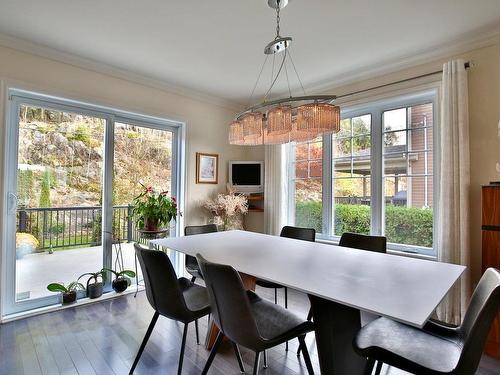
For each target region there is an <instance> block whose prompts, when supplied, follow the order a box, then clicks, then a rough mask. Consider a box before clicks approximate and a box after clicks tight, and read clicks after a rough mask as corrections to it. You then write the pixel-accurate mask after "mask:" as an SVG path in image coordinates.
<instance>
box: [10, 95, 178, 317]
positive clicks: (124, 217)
mask: <svg viewBox="0 0 500 375" xmlns="http://www.w3.org/2000/svg"><path fill="white" fill-rule="evenodd" d="M9 98H10V104H11V105H10V116H9V117H10V124H9V125H10V126H9V127H8V130H7V150H6V157H7V164H6V166H7V170H6V173H7V179H6V183H5V187H6V191H7V197H6V198H7V218H6V219H7V220H6V221H5V223H6V225H5V229H6V233H7V251H6V254H5V257H4V262H3V270H2V271H3V272H2V275H3V280H2V288H3V289H2V296H3V315H7V314H13V313H17V312H22V311H26V310H31V309H34V308H39V307H43V306H48V305H53V304H57V303H58V302H59V298H60V297H59V296H58V295H54V294H52V293H51V292H49V291H48V290H47V285H48V284H49V283H51V282H60V283H63V284H68V283H70V282H72V281H74V280H77V279H78V277H79V276H80V275H81V274H83V273H86V272H97V271H99V270H100V269H101V268H102V267H107V268H121V267H124V268H126V269H135V262H134V250H133V242H134V241H140V239H141V238H140V237H141V236H140V233H139V231H138V230H137V228H136V225H135V222H134V220H133V217H132V215H131V212H132V202H133V198H134V197H135V196H137V195H138V194H139V193H140V192H141V190H142V189H144V187H143V186H146V187H149V186H151V187H153V188H154V189H156V190H160V191H167V192H168V194H169V195H171V196H176V197H177V192H178V191H181V190H180V179H179V177H178V175H179V171H180V168H179V166H180V158H179V154H180V153H179V150H180V149H181V148H180V146H181V144H180V141H179V136H178V134H179V128H180V125H181V124H177V123H171V122H167V121H166V120H162V119H156V118H149V117H146V116H140V115H135V114H129V113H124V112H120V111H113V110H111V109H107V108H101V107H95V106H91V105H87V104H83V103H75V102H71V101H65V100H63V99H57V98H51V97H45V96H41V95H36V94H31V93H25V92H18V91H16V90H12V92H10V96H9ZM177 231H178V230H177V228H176V227H175V225H174V226H173V227H172V228H171V235H176V233H177ZM108 289H109V288H108Z"/></svg>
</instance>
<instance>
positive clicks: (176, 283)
mask: <svg viewBox="0 0 500 375" xmlns="http://www.w3.org/2000/svg"><path fill="white" fill-rule="evenodd" d="M134 247H135V253H136V255H137V259H139V264H140V265H141V269H142V274H143V276H144V284H145V288H146V296H147V298H148V301H149V303H150V304H151V307H153V309H154V311H155V312H154V315H153V319H152V320H151V323H150V324H149V327H148V329H147V331H146V335H145V336H144V339H143V340H142V343H141V346H140V347H139V351H138V352H137V355H136V357H135V360H134V363H133V365H132V368H131V369H130V372H129V374H132V373H133V372H134V370H135V367H136V366H137V363H138V362H139V359H140V358H141V355H142V352H143V351H144V348H145V346H146V344H147V342H148V340H149V337H150V336H151V333H152V332H153V328H154V326H155V324H156V321H157V320H158V317H159V316H160V315H162V316H165V317H167V318H170V319H173V320H177V321H179V322H182V323H184V332H183V335H182V344H181V352H180V356H179V366H178V369H177V374H181V373H182V362H183V358H184V348H185V346H186V335H187V331H188V325H189V323H191V322H193V321H194V322H195V328H196V342H197V343H198V344H199V343H200V339H199V333H198V319H199V318H201V317H203V316H205V315H208V314H209V313H210V302H209V299H208V293H207V290H206V288H204V287H202V286H199V285H196V284H194V283H192V282H191V281H189V280H188V279H186V278H185V277H181V278H179V279H178V278H177V275H176V274H175V270H174V268H173V266H172V263H170V259H169V258H168V256H167V254H166V253H164V252H163V251H158V250H149V249H145V248H143V247H142V246H140V245H139V244H134Z"/></svg>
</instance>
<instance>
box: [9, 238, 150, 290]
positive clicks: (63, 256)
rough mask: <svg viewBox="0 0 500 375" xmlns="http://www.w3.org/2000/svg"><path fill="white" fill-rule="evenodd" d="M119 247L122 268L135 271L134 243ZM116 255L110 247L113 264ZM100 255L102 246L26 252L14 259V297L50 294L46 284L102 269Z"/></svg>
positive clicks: (68, 279) (140, 276) (70, 279)
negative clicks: (50, 251)
mask: <svg viewBox="0 0 500 375" xmlns="http://www.w3.org/2000/svg"><path fill="white" fill-rule="evenodd" d="M121 248H122V254H123V263H124V268H125V269H130V270H135V266H134V245H133V243H123V244H121ZM115 254H116V252H115V250H114V249H113V265H114V260H115ZM102 257H103V255H102V247H101V246H94V247H85V248H78V249H70V250H60V251H54V253H52V254H49V253H48V252H44V253H34V254H29V255H25V256H24V257H23V258H21V259H18V260H17V261H16V267H17V269H16V293H17V298H18V300H21V299H27V298H38V297H43V296H47V295H52V293H51V292H49V291H48V290H47V285H48V284H50V283H52V282H63V283H64V284H67V283H69V282H71V281H74V280H76V279H77V278H78V276H80V275H81V274H83V273H85V272H96V271H99V270H100V269H101V268H102ZM138 268H139V269H138V271H139V279H142V274H141V270H140V266H139V265H138ZM133 282H134V283H135V280H133Z"/></svg>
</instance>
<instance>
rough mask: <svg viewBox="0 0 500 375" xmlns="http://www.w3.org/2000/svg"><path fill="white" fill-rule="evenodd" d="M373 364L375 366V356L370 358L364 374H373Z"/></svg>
mask: <svg viewBox="0 0 500 375" xmlns="http://www.w3.org/2000/svg"><path fill="white" fill-rule="evenodd" d="M373 366H375V360H374V359H373V358H368V360H367V361H366V365H365V371H364V372H363V374H364V375H371V373H372V371H373Z"/></svg>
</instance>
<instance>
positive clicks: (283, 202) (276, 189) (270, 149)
mask: <svg viewBox="0 0 500 375" xmlns="http://www.w3.org/2000/svg"><path fill="white" fill-rule="evenodd" d="M286 149H287V146H286V145H273V146H265V158H264V160H265V166H264V171H265V172H264V174H265V180H264V229H265V232H266V233H267V234H272V235H279V234H280V232H281V228H282V227H283V226H284V225H286V221H287V216H288V211H287V199H288V176H287V170H288V169H287V160H286V154H287V153H286Z"/></svg>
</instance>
